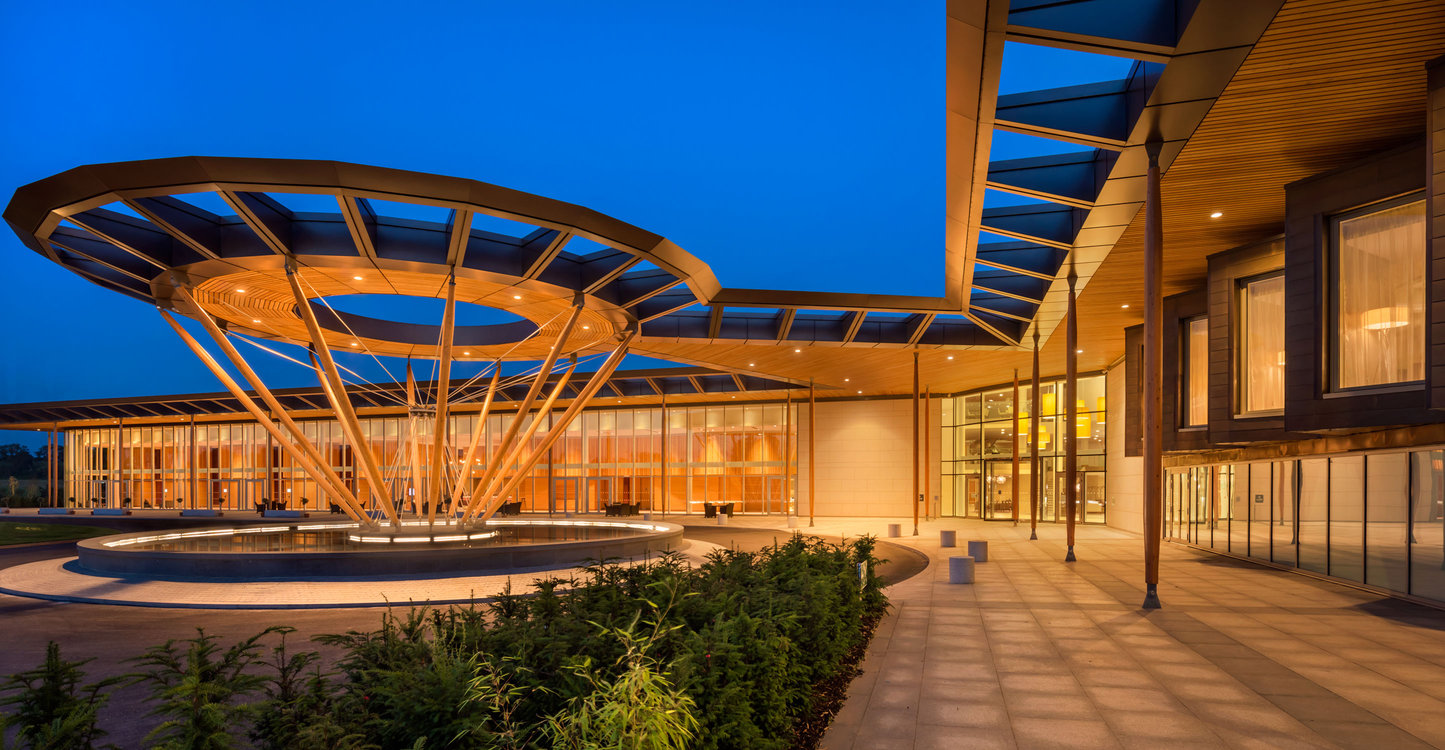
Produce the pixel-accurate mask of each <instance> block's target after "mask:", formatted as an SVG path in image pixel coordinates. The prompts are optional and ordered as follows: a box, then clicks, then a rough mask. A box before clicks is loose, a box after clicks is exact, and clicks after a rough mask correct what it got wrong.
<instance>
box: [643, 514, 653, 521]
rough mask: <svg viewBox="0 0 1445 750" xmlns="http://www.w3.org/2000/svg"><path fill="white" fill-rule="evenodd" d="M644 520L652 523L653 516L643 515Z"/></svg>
mask: <svg viewBox="0 0 1445 750" xmlns="http://www.w3.org/2000/svg"><path fill="white" fill-rule="evenodd" d="M642 520H644V521H651V520H652V514H651V513H643V514H642Z"/></svg>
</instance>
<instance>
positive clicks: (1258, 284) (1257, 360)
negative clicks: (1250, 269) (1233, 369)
mask: <svg viewBox="0 0 1445 750" xmlns="http://www.w3.org/2000/svg"><path fill="white" fill-rule="evenodd" d="M1242 296H1243V299H1242V300H1241V301H1242V305H1241V307H1242V308H1243V326H1242V327H1243V330H1244V342H1243V343H1244V346H1243V354H1244V357H1243V360H1244V361H1243V363H1242V368H1241V372H1242V373H1243V374H1244V382H1243V383H1242V385H1241V388H1240V391H1241V393H1240V396H1241V399H1240V400H1241V401H1242V403H1243V406H1244V411H1245V412H1246V413H1247V412H1258V411H1275V410H1279V409H1283V408H1284V276H1283V275H1277V276H1271V277H1270V278H1267V279H1260V280H1259V281H1251V282H1249V283H1247V284H1245V286H1244V291H1243V295H1242Z"/></svg>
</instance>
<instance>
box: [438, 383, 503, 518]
mask: <svg viewBox="0 0 1445 750" xmlns="http://www.w3.org/2000/svg"><path fill="white" fill-rule="evenodd" d="M501 378H502V360H500V359H499V360H497V363H496V369H495V370H493V371H492V384H491V385H489V386H487V397H486V399H485V400H483V401H482V411H481V412H480V413H479V414H477V427H476V429H474V430H472V442H471V444H470V445H468V446H467V452H466V454H465V455H463V456H462V467H461V471H460V472H459V476H458V477H457V486H455V487H453V488H452V502H451V506H450V515H451V516H452V517H455V516H456V512H457V509H458V508H460V507H463V506H462V505H461V501H462V493H463V492H466V491H467V490H468V489H469V486H468V482H469V481H470V480H471V478H472V467H473V466H475V465H476V455H477V446H479V445H481V443H482V436H483V435H485V434H486V432H487V416H488V415H490V414H491V413H492V399H494V398H496V396H497V383H498V381H500V380H501ZM471 499H472V498H467V500H468V501H470V500H471ZM469 504H470V503H469Z"/></svg>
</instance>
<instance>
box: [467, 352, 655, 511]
mask: <svg viewBox="0 0 1445 750" xmlns="http://www.w3.org/2000/svg"><path fill="white" fill-rule="evenodd" d="M635 335H636V331H628V332H627V334H626V336H624V337H623V339H622V341H621V343H619V344H618V345H617V349H615V350H614V351H613V352H612V354H611V355H610V356H608V358H607V361H606V362H603V363H602V367H601V368H600V369H598V370H597V372H596V374H594V375H593V376H592V379H591V380H590V381H588V382H587V385H585V386H583V387H582V391H581V392H580V393H578V394H577V398H575V399H573V401H572V405H571V406H569V407H567V411H565V412H563V413H562V417H561V419H559V420H557V422H556V423H555V424H553V425H552V429H551V430H548V432H547V436H546V437H544V438H542V443H541V444H540V445H538V446H537V448H536V449H535V450H533V451H532V454H531V455H529V456H528V457H527V458H526V459H525V460H524V461H523V462H522V465H521V471H519V472H518V473H517V474H516V476H513V477H512V480H511V481H510V482H508V483H507V484H506V486H504V487H503V488H502V490H501V491H500V492H498V493H497V500H496V501H495V502H492V503H491V504H490V506H489V507H488V508H487V510H486V513H484V514H483V515H482V516H481V517H480V520H481V521H482V522H483V523H486V521H487V519H488V518H491V517H492V514H493V513H495V512H497V508H498V507H500V506H501V500H502V499H504V498H505V497H506V496H507V493H508V492H511V491H512V489H513V488H514V487H516V486H517V485H518V484H520V483H521V481H522V477H523V476H524V473H525V471H527V470H528V469H530V468H531V467H532V466H533V465H535V464H536V463H537V459H538V458H539V457H540V456H542V455H543V454H544V453H545V452H546V451H549V450H551V449H552V446H553V444H555V443H556V442H557V440H558V439H560V438H561V437H562V435H563V434H565V433H566V431H567V426H568V425H570V424H571V423H572V421H573V420H574V419H576V418H577V415H578V414H581V413H582V410H583V409H584V408H586V407H587V404H588V403H589V402H591V401H592V397H593V396H596V395H597V391H599V390H601V388H602V384H603V383H605V382H606V381H607V378H609V377H611V376H612V373H613V371H615V370H616V369H617V366H618V365H620V364H622V359H623V357H624V356H625V355H626V354H627V347H628V345H630V344H631V343H632V338H633V336H635ZM474 505H475V502H474Z"/></svg>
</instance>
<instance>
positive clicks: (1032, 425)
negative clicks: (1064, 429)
mask: <svg viewBox="0 0 1445 750" xmlns="http://www.w3.org/2000/svg"><path fill="white" fill-rule="evenodd" d="M1033 394H1034V395H1033V407H1032V408H1031V409H1029V540H1030V541H1034V540H1037V539H1038V538H1039V501H1040V499H1041V497H1042V489H1043V483H1044V478H1043V476H1042V475H1040V474H1039V468H1040V466H1039V464H1040V462H1039V424H1040V421H1039V409H1041V408H1042V406H1041V404H1043V402H1044V401H1043V398H1042V397H1041V396H1040V395H1039V327H1038V325H1035V326H1034V379H1033ZM1056 424H1057V423H1056Z"/></svg>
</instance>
